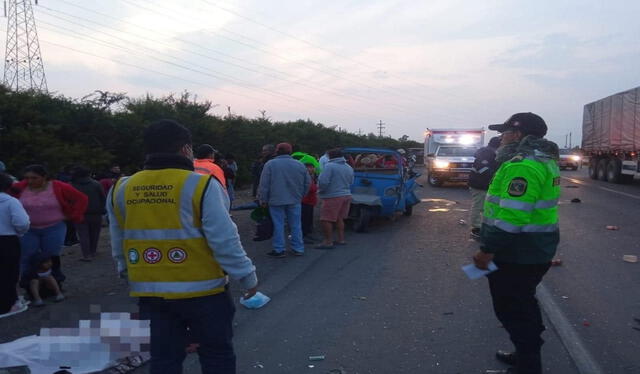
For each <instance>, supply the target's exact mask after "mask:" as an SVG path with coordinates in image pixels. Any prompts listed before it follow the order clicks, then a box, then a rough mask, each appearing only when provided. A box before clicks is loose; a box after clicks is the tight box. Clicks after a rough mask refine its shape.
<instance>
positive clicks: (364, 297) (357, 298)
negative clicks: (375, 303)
mask: <svg viewBox="0 0 640 374" xmlns="http://www.w3.org/2000/svg"><path fill="white" fill-rule="evenodd" d="M353 299H354V300H366V299H367V297H366V296H353Z"/></svg>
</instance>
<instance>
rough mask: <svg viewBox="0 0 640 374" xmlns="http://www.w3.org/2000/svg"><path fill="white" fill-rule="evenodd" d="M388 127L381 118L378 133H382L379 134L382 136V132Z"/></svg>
mask: <svg viewBox="0 0 640 374" xmlns="http://www.w3.org/2000/svg"><path fill="white" fill-rule="evenodd" d="M385 128H386V127H385V126H384V123H383V122H382V120H380V122H379V123H378V134H380V135H379V136H380V137H381V138H382V132H383V130H384V129H385Z"/></svg>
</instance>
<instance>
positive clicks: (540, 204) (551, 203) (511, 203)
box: [485, 195, 558, 212]
mask: <svg viewBox="0 0 640 374" xmlns="http://www.w3.org/2000/svg"><path fill="white" fill-rule="evenodd" d="M485 200H486V201H488V202H490V203H494V204H498V205H500V207H502V208H510V209H517V210H522V211H525V212H532V211H533V210H534V209H550V208H555V207H556V206H558V199H553V200H538V201H536V202H535V204H534V203H529V202H526V201H519V200H509V199H500V197H498V196H490V195H487V197H486V198H485Z"/></svg>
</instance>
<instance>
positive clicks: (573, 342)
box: [537, 283, 604, 374]
mask: <svg viewBox="0 0 640 374" xmlns="http://www.w3.org/2000/svg"><path fill="white" fill-rule="evenodd" d="M537 295H538V300H539V301H540V304H541V305H542V309H543V310H544V312H545V314H546V315H547V317H548V319H549V322H550V323H551V324H552V325H553V328H554V329H555V330H556V332H557V333H558V336H559V337H560V341H562V344H563V345H564V347H565V349H566V350H567V352H569V356H571V359H572V360H573V363H574V364H575V365H576V367H577V368H578V372H579V373H580V374H603V373H604V372H603V371H602V369H601V368H600V365H598V363H597V362H596V360H595V359H594V358H593V356H592V355H591V353H589V351H588V350H587V348H586V347H585V345H584V343H583V342H582V339H581V338H580V336H579V335H578V332H577V331H576V330H575V329H574V328H573V326H572V325H571V323H569V320H568V319H567V317H565V315H564V313H562V310H560V307H558V304H556V302H555V301H554V300H553V296H552V295H551V293H550V292H549V290H548V289H547V287H546V286H545V285H544V283H540V286H539V287H538V292H537Z"/></svg>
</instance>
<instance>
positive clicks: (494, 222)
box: [482, 217, 558, 234]
mask: <svg viewBox="0 0 640 374" xmlns="http://www.w3.org/2000/svg"><path fill="white" fill-rule="evenodd" d="M482 223H485V224H487V225H489V226H495V227H497V228H499V229H501V230H504V231H506V232H508V233H512V234H519V233H523V232H555V231H558V224H557V223H553V224H550V225H532V224H529V225H523V226H517V225H513V224H511V223H509V222H506V221H503V220H500V219H494V218H487V217H484V218H483V221H482Z"/></svg>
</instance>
